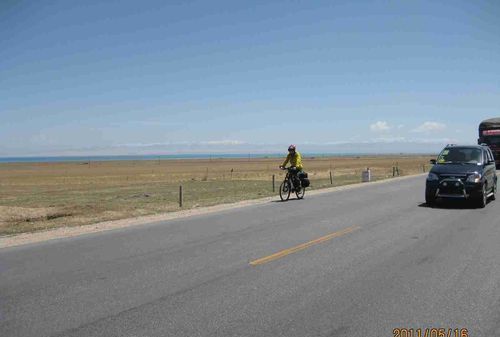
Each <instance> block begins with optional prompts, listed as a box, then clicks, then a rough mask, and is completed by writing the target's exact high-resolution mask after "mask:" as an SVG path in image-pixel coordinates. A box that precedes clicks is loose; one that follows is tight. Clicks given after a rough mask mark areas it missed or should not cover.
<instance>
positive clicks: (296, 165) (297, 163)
mask: <svg viewBox="0 0 500 337" xmlns="http://www.w3.org/2000/svg"><path fill="white" fill-rule="evenodd" d="M288 162H290V168H291V169H292V170H291V174H292V179H293V182H294V185H295V186H296V187H297V189H298V190H300V180H299V178H298V175H299V174H301V173H302V170H303V169H304V167H303V166H302V156H301V155H300V153H299V152H298V151H297V149H296V147H295V145H293V144H292V145H290V146H289V147H288V155H287V156H286V159H285V161H284V162H283V164H281V165H280V169H284V168H285V166H286V164H288Z"/></svg>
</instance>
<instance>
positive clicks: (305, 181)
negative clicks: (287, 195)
mask: <svg viewBox="0 0 500 337" xmlns="http://www.w3.org/2000/svg"><path fill="white" fill-rule="evenodd" d="M307 177H308V175H307V172H300V173H299V179H300V182H301V184H302V187H309V185H311V182H310V181H309V179H308V178H307Z"/></svg>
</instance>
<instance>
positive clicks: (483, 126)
mask: <svg viewBox="0 0 500 337" xmlns="http://www.w3.org/2000/svg"><path fill="white" fill-rule="evenodd" d="M477 143H478V144H486V145H488V146H489V148H490V149H491V152H493V155H494V156H495V163H496V166H497V169H500V118H490V119H487V120H484V121H482V122H481V123H480V124H479V138H478V140H477Z"/></svg>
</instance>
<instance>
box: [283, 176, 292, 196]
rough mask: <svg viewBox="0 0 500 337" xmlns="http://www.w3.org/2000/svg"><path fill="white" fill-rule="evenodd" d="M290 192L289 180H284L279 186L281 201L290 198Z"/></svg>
mask: <svg viewBox="0 0 500 337" xmlns="http://www.w3.org/2000/svg"><path fill="white" fill-rule="evenodd" d="M291 192H292V185H291V184H290V181H288V180H285V181H283V182H282V183H281V186H280V198H281V200H282V201H287V200H288V199H289V198H290V193H291Z"/></svg>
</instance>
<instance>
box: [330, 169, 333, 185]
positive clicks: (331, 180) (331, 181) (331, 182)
mask: <svg viewBox="0 0 500 337" xmlns="http://www.w3.org/2000/svg"><path fill="white" fill-rule="evenodd" d="M330 185H333V177H332V170H330Z"/></svg>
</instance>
